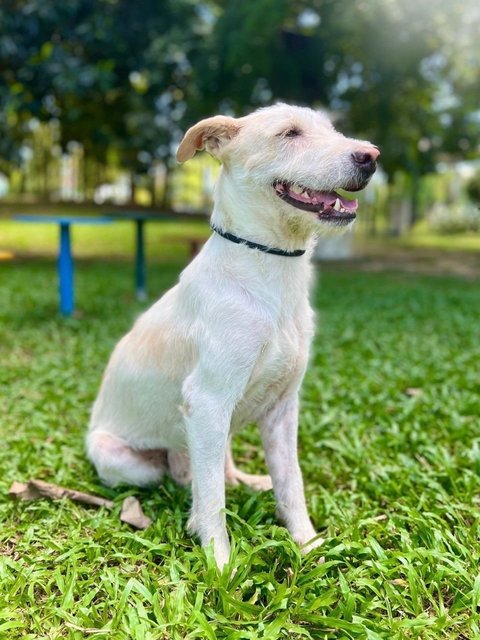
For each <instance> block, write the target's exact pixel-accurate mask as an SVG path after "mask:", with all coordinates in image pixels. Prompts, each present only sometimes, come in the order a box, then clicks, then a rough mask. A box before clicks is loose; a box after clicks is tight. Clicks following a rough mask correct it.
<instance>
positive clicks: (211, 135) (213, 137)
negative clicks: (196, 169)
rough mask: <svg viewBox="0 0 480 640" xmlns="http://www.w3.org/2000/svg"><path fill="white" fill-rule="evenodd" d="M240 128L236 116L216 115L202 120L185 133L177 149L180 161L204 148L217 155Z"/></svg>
mask: <svg viewBox="0 0 480 640" xmlns="http://www.w3.org/2000/svg"><path fill="white" fill-rule="evenodd" d="M239 129H240V125H239V124H238V122H237V121H236V120H235V118H229V117H228V116H214V117H213V118H206V119H205V120H200V122H198V123H197V124H196V125H194V126H193V127H191V128H190V129H189V130H188V131H187V133H186V134H185V135H184V137H183V140H182V141H181V143H180V146H179V147H178V150H177V160H178V162H185V161H186V160H190V158H193V156H194V155H195V153H196V152H197V151H200V149H203V148H206V150H207V151H208V152H209V153H211V154H212V155H214V156H217V155H218V152H219V151H220V150H221V148H222V147H223V145H224V144H225V143H227V142H228V141H229V140H231V139H232V138H233V137H235V136H236V135H237V133H238V131H239Z"/></svg>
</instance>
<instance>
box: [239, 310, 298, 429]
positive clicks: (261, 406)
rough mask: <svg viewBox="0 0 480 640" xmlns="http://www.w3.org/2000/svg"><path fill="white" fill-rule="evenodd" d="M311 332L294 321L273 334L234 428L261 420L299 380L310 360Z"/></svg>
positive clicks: (254, 371)
mask: <svg viewBox="0 0 480 640" xmlns="http://www.w3.org/2000/svg"><path fill="white" fill-rule="evenodd" d="M309 343H310V339H309V332H308V331H306V327H304V326H303V327H300V326H298V324H297V323H295V322H290V323H287V324H285V325H283V326H282V327H280V328H279V329H278V330H277V331H276V332H272V335H271V338H270V339H269V341H268V342H267V343H265V345H264V347H263V349H262V350H261V352H260V354H259V357H258V360H257V362H256V364H255V367H254V369H253V372H252V375H251V377H250V380H249V383H248V385H247V388H246V390H245V394H244V397H243V398H242V400H241V402H240V403H239V405H238V407H237V411H236V412H235V414H234V421H233V426H234V428H236V427H237V426H241V424H243V423H245V422H249V421H255V420H259V419H260V418H261V417H262V416H263V415H265V413H266V412H267V411H268V410H269V409H270V408H272V407H273V405H274V404H275V403H276V401H277V399H278V398H279V397H280V396H281V395H283V394H284V392H285V391H286V390H287V389H288V388H289V387H290V386H292V385H293V384H294V383H295V382H296V381H299V380H300V379H301V377H302V375H303V371H304V368H305V363H306V361H307V358H308V350H309Z"/></svg>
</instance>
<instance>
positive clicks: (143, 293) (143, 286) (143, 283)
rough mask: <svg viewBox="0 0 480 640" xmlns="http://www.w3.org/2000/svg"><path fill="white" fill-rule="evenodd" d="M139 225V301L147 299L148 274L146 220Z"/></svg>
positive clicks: (136, 260) (136, 276)
mask: <svg viewBox="0 0 480 640" xmlns="http://www.w3.org/2000/svg"><path fill="white" fill-rule="evenodd" d="M136 223H137V254H136V257H135V293H136V295H137V300H141V301H144V300H146V299H147V274H146V265H145V235H144V220H136Z"/></svg>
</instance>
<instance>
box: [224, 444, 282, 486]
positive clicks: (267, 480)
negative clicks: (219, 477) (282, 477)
mask: <svg viewBox="0 0 480 640" xmlns="http://www.w3.org/2000/svg"><path fill="white" fill-rule="evenodd" d="M228 444H229V446H228V449H227V455H226V456H225V482H226V483H227V484H230V485H233V486H236V485H238V484H239V483H242V484H246V485H247V486H248V487H251V488H252V489H255V490H256V491H269V490H270V489H271V488H272V479H271V477H270V476H269V475H263V476H262V475H255V474H252V473H244V472H243V471H240V469H237V467H236V466H235V463H234V461H233V456H232V449H231V446H230V441H229V443H228Z"/></svg>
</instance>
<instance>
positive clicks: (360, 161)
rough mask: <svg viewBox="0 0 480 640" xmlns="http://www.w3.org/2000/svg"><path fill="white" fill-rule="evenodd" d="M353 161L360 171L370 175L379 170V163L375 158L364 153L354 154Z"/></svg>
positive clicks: (356, 152)
mask: <svg viewBox="0 0 480 640" xmlns="http://www.w3.org/2000/svg"><path fill="white" fill-rule="evenodd" d="M352 160H353V162H354V163H355V164H356V165H357V167H358V168H359V169H362V170H363V171H366V172H368V173H373V172H374V171H375V169H376V168H377V163H376V162H375V160H374V159H373V157H372V156H371V155H370V154H369V153H365V152H364V151H355V153H352Z"/></svg>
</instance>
